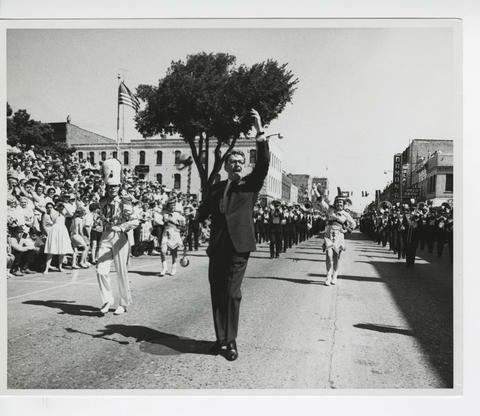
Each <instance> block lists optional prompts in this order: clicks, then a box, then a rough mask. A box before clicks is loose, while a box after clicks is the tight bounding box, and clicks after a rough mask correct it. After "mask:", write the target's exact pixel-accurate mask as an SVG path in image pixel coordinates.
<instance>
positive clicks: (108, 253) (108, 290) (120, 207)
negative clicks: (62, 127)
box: [97, 159, 139, 315]
mask: <svg viewBox="0 0 480 416" xmlns="http://www.w3.org/2000/svg"><path fill="white" fill-rule="evenodd" d="M121 168H122V165H121V164H120V162H119V161H118V160H117V159H108V160H106V161H105V162H104V163H103V174H104V178H105V184H106V192H107V195H106V196H105V197H104V198H103V199H102V200H101V201H100V204H99V205H100V216H101V218H102V220H103V233H102V237H101V239H100V244H99V249H98V260H97V279H98V284H99V286H100V295H101V297H102V302H103V306H102V307H101V309H100V311H101V312H102V313H107V312H108V311H109V309H110V307H111V306H112V305H113V304H114V297H113V291H112V287H111V284H110V276H109V273H110V267H111V263H112V260H113V262H114V263H115V269H116V271H117V279H118V289H119V295H120V302H119V306H118V307H117V309H116V310H115V312H114V313H115V315H120V314H123V313H125V312H126V311H127V306H128V305H129V304H130V303H131V302H132V296H131V292H130V284H129V281H128V268H127V263H128V257H129V253H130V243H129V241H128V236H127V232H128V231H129V230H132V229H134V228H136V227H137V226H138V225H139V220H138V219H137V218H136V217H135V216H134V214H133V206H132V204H131V201H130V200H129V199H126V198H121V197H120V196H119V190H120V174H121Z"/></svg>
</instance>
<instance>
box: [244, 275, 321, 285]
mask: <svg viewBox="0 0 480 416" xmlns="http://www.w3.org/2000/svg"><path fill="white" fill-rule="evenodd" d="M245 278H247V279H268V280H281V281H283V282H291V283H300V284H304V285H323V281H319V280H309V279H290V278H288V277H273V276H245Z"/></svg>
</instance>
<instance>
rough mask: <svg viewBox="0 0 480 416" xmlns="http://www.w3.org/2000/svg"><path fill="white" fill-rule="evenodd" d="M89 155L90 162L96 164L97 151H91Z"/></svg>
mask: <svg viewBox="0 0 480 416" xmlns="http://www.w3.org/2000/svg"><path fill="white" fill-rule="evenodd" d="M89 156H90V157H89V159H90V163H91V164H92V165H94V164H95V152H90V153H89Z"/></svg>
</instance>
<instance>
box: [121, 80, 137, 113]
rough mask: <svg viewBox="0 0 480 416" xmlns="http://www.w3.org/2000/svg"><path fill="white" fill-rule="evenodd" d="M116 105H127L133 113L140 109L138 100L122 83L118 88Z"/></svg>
mask: <svg viewBox="0 0 480 416" xmlns="http://www.w3.org/2000/svg"><path fill="white" fill-rule="evenodd" d="M118 104H125V105H128V106H129V107H132V108H133V109H134V110H135V111H138V109H139V108H140V101H138V98H137V97H135V95H134V94H132V92H131V91H130V90H129V89H128V87H127V86H126V85H125V83H124V82H123V81H122V82H121V83H120V85H119V86H118Z"/></svg>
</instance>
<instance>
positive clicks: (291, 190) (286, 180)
mask: <svg viewBox="0 0 480 416" xmlns="http://www.w3.org/2000/svg"><path fill="white" fill-rule="evenodd" d="M282 200H283V201H285V202H290V203H297V202H298V188H297V187H296V186H295V185H294V184H293V181H292V178H291V177H290V175H287V174H286V173H285V172H282Z"/></svg>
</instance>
